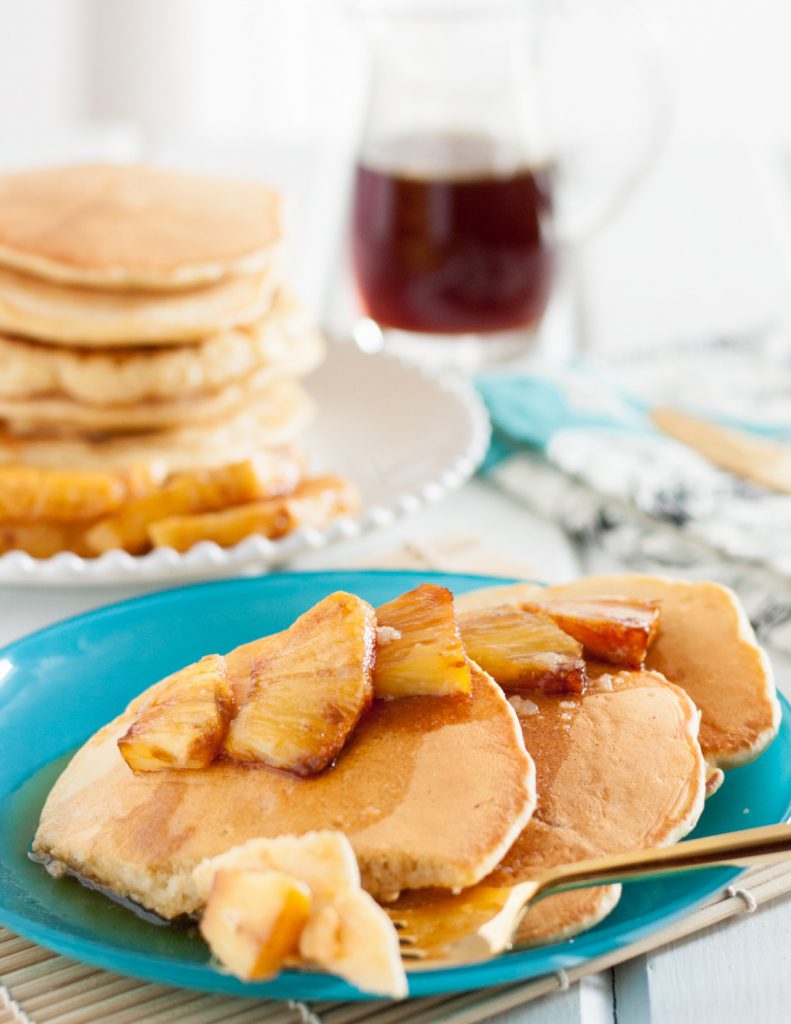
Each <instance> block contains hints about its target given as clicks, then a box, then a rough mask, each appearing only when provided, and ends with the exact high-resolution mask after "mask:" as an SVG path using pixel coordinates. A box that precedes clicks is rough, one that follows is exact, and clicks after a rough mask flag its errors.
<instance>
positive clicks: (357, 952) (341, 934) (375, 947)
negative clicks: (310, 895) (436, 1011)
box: [299, 889, 407, 999]
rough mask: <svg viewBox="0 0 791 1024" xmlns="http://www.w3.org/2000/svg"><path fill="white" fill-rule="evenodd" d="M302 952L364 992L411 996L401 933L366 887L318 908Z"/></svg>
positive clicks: (338, 897)
mask: <svg viewBox="0 0 791 1024" xmlns="http://www.w3.org/2000/svg"><path fill="white" fill-rule="evenodd" d="M299 951H300V953H301V955H302V956H303V957H304V958H305V959H306V960H308V961H310V962H311V963H314V964H317V965H318V966H319V967H323V968H324V969H325V970H327V971H332V972H333V973H334V974H339V975H340V976H341V977H342V978H345V979H346V981H349V982H351V984H352V985H356V986H357V988H359V989H361V990H362V991H363V992H370V993H372V994H374V995H378V996H389V997H390V998H391V999H403V998H404V997H405V996H406V995H407V981H406V974H405V972H404V965H403V963H402V961H401V955H400V953H399V949H398V935H397V933H396V930H395V928H394V926H393V923H392V921H391V920H390V918H389V917H388V916H387V914H386V913H385V912H384V910H382V908H381V907H380V906H379V904H378V903H377V902H376V900H374V899H373V897H372V896H370V895H369V894H368V893H367V892H365V891H364V890H363V889H352V890H349V891H347V892H344V893H341V894H340V895H339V896H337V897H336V898H335V899H334V900H332V902H330V903H324V904H322V905H320V906H319V907H317V909H316V910H315V911H314V913H313V914H311V917H310V920H309V921H308V923H307V925H306V926H305V930H304V931H303V932H302V937H301V939H300V943H299Z"/></svg>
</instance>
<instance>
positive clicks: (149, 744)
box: [118, 654, 234, 772]
mask: <svg viewBox="0 0 791 1024" xmlns="http://www.w3.org/2000/svg"><path fill="white" fill-rule="evenodd" d="M233 706H234V701H233V693H232V691H231V687H230V685H229V683H228V680H227V677H226V671H225V661H224V659H223V658H221V657H220V655H219V654H209V655H208V656H207V657H205V658H201V660H200V661H198V662H196V663H195V664H194V665H188V666H187V668H183V669H181V671H180V672H176V673H175V674H174V675H172V676H168V678H167V679H163V680H162V682H161V683H159V684H158V685H157V686H155V687H154V688H153V690H152V691H151V693H150V695H149V696H148V698H147V699H144V700H143V702H141V703H140V704H138V706H137V708H136V716H135V719H134V721H133V722H132V724H131V725H130V726H129V728H128V730H127V731H126V733H125V734H124V735H123V736H122V737H121V738H120V739H119V740H118V749H119V750H120V751H121V755H122V757H123V759H124V760H125V761H126V763H127V764H128V765H129V767H130V768H131V769H133V771H137V772H158V771H163V770H165V769H168V768H206V767H208V765H210V764H211V763H212V761H213V760H214V759H215V757H217V755H218V754H219V752H220V749H221V748H222V742H223V739H224V738H225V733H226V730H227V728H228V722H229V720H230V718H231V715H232V713H233Z"/></svg>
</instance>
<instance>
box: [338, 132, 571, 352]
mask: <svg viewBox="0 0 791 1024" xmlns="http://www.w3.org/2000/svg"><path fill="white" fill-rule="evenodd" d="M550 176H551V169H550V167H549V166H548V165H547V166H544V167H540V166H539V167H530V166H527V165H526V164H525V163H524V162H522V161H520V160H518V159H517V158H516V156H515V154H508V153H504V152H503V151H502V147H497V146H496V145H495V144H494V143H493V142H491V141H489V140H487V139H486V138H484V137H481V138H478V137H474V136H472V137H467V136H452V135H451V136H434V137H425V138H419V137H418V138H410V139H401V140H395V141H394V142H392V143H390V144H389V145H388V146H387V151H386V152H380V153H377V154H373V156H372V157H370V158H368V159H366V158H365V157H364V158H363V159H362V160H361V161H360V163H359V164H358V167H357V172H356V182H355V189H354V200H353V220H352V258H353V263H354V269H355V275H356V278H357V283H358V288H359V291H360V296H361V299H362V302H363V305H364V307H365V309H366V312H367V313H368V315H369V316H370V317H372V318H373V319H374V320H376V321H377V322H378V323H379V324H380V325H381V326H383V327H392V328H398V329H401V330H405V331H413V332H420V333H440V334H457V333H486V332H496V331H507V330H511V329H514V328H522V329H523V328H530V327H532V326H534V325H536V324H537V323H538V322H539V320H540V319H541V317H542V315H543V313H544V310H545V308H546V305H547V301H548V298H549V292H550V287H551V283H552V276H553V264H554V244H553V237H552V201H551V181H550Z"/></svg>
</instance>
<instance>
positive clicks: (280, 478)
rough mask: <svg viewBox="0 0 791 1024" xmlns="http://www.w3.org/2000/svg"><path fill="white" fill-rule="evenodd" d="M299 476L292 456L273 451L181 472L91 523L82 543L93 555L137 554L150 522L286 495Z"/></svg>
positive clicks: (144, 547) (145, 546)
mask: <svg viewBox="0 0 791 1024" xmlns="http://www.w3.org/2000/svg"><path fill="white" fill-rule="evenodd" d="M301 472H302V471H301V467H300V465H299V463H298V462H297V461H296V460H295V459H294V457H293V456H292V455H290V454H288V453H286V452H277V451H275V452H267V453H266V454H261V455H259V456H257V457H256V458H255V459H248V460H246V461H245V462H237V463H234V464H233V465H230V466H220V467H218V468H216V469H206V470H200V471H195V472H192V473H181V474H179V475H178V476H176V477H174V478H173V480H171V481H170V482H169V483H167V484H166V485H165V486H164V487H162V488H160V490H158V491H157V492H156V493H154V494H149V495H147V496H146V497H143V498H139V499H137V500H136V501H130V502H129V503H128V504H127V505H125V506H124V508H122V509H121V510H120V511H119V512H118V513H116V514H115V515H113V516H108V517H107V518H106V519H103V520H102V521H101V522H99V523H97V524H96V525H95V526H94V527H93V528H92V529H91V530H90V531H89V533H88V538H87V539H88V544H89V545H90V547H91V549H92V550H93V552H94V553H95V554H97V555H98V554H101V553H102V552H103V551H110V550H112V549H113V548H123V549H124V550H126V551H129V552H130V553H131V554H133V555H135V554H140V553H141V552H143V551H146V550H147V549H148V548H149V547H150V546H151V542H150V539H149V535H148V533H149V527H150V526H151V524H152V523H155V522H157V521H158V520H161V519H167V518H169V517H171V516H181V515H186V514H194V513H202V512H211V511H213V510H215V509H224V508H227V507H228V506H232V505H241V504H244V503H246V502H250V501H258V500H260V499H262V498H271V497H273V496H275V495H279V494H287V493H289V492H290V491H293V490H294V488H295V487H296V486H297V484H298V483H299V478H300V475H301Z"/></svg>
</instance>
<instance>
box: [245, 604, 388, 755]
mask: <svg viewBox="0 0 791 1024" xmlns="http://www.w3.org/2000/svg"><path fill="white" fill-rule="evenodd" d="M375 643H376V615H375V613H374V610H373V608H372V607H371V606H370V605H369V604H368V603H367V602H366V601H363V600H362V599H361V598H359V597H355V596H354V594H346V593H343V592H342V591H339V592H338V593H336V594H331V595H330V596H329V597H325V598H324V600H323V601H320V602H319V603H318V604H317V605H315V606H314V607H313V608H311V609H310V611H308V612H305V614H304V615H301V616H300V617H299V618H298V619H297V621H296V622H295V623H294V625H293V626H291V627H289V629H286V630H284V631H283V632H282V633H277V634H275V635H274V636H272V637H269V638H268V639H267V640H264V641H261V642H260V643H259V644H258V645H257V646H256V653H255V656H254V657H253V658H251V661H250V670H251V685H250V688H249V690H248V691H247V695H246V697H245V700H244V703H243V704H242V707H241V709H240V711H239V714H238V715H237V716H236V718H235V719H234V720H233V721H232V722H231V725H230V728H229V730H228V735H227V737H226V740H225V751H226V753H227V754H228V755H229V756H230V757H232V758H233V759H234V760H236V761H250V762H260V763H263V764H268V765H271V766H272V767H274V768H283V769H285V770H287V771H291V772H294V773H296V774H297V775H315V774H317V773H318V772H320V771H322V770H323V769H324V768H326V767H327V765H329V764H331V762H332V761H334V760H335V758H336V757H337V756H338V754H339V753H340V751H341V748H342V747H343V745H344V743H345V742H346V740H347V738H348V736H349V734H350V733H351V731H352V729H354V727H355V725H356V724H357V720H358V719H359V717H360V715H361V714H362V713H363V711H364V710H365V709H366V707H367V706H368V705H369V704H370V702H371V700H372V698H373V664H374V649H375Z"/></svg>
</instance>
